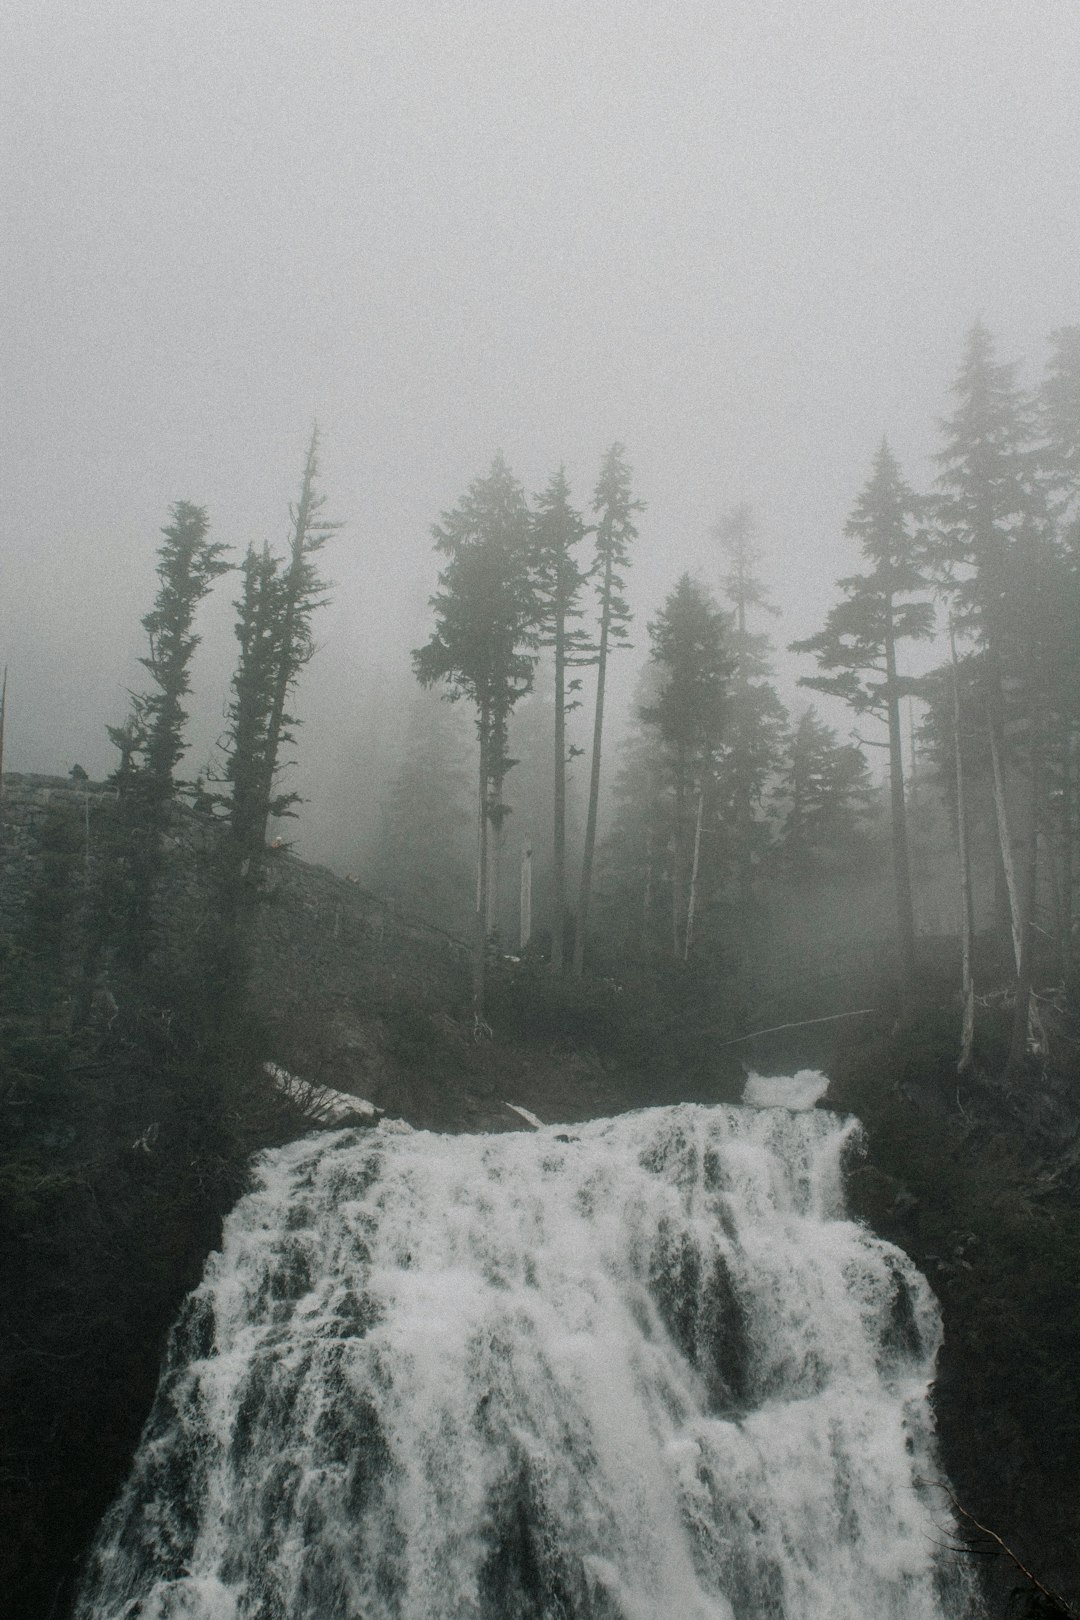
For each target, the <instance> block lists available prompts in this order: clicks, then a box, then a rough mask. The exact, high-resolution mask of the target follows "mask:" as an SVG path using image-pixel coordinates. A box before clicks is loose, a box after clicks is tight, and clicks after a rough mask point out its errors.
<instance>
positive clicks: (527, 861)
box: [518, 844, 532, 950]
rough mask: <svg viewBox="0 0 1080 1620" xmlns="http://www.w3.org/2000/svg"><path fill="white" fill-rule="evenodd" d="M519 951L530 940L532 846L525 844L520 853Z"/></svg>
mask: <svg viewBox="0 0 1080 1620" xmlns="http://www.w3.org/2000/svg"><path fill="white" fill-rule="evenodd" d="M518 938H519V942H520V945H521V949H522V950H525V949H526V947H527V946H528V943H529V941H530V939H531V938H532V845H531V844H526V845H525V847H524V848H523V850H522V851H521V925H520V931H519V935H518Z"/></svg>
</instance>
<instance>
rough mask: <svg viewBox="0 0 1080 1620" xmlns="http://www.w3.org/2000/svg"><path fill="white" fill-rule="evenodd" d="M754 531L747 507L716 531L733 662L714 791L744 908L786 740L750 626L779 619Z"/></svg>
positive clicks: (760, 638)
mask: <svg viewBox="0 0 1080 1620" xmlns="http://www.w3.org/2000/svg"><path fill="white" fill-rule="evenodd" d="M754 533H755V529H754V520H753V515H752V513H751V511H750V508H749V507H748V506H745V505H740V506H734V507H732V508H731V510H730V511H729V512H727V513H726V514H725V515H724V517H723V518H722V519H721V521H720V522H719V523H718V524H717V526H716V528H715V530H714V535H715V538H716V540H717V541H718V542H719V544H720V546H721V548H722V550H723V551H724V552H725V553H726V555H727V559H728V563H729V567H728V571H727V573H726V574H725V575H724V577H723V581H722V584H723V591H724V595H725V596H726V597H727V600H728V601H729V602H730V603H731V606H732V609H733V610H734V623H733V625H732V629H731V638H730V640H731V650H732V654H733V656H734V660H735V669H734V675H733V678H732V683H731V704H730V715H729V718H728V726H727V744H726V750H725V752H726V758H725V761H724V766H723V770H722V772H721V777H720V783H719V786H720V791H721V793H722V794H723V796H724V800H725V803H724V815H725V819H726V821H727V823H728V825H729V826H730V828H731V832H732V836H733V843H734V850H733V854H734V867H735V873H736V888H737V892H738V895H739V899H740V900H741V902H742V903H743V905H744V906H745V905H746V904H748V902H749V901H750V898H751V893H752V889H753V882H754V875H755V872H756V870H757V868H758V866H759V864H760V861H761V858H762V856H763V854H764V850H765V847H766V846H767V838H768V832H767V823H766V822H765V820H764V819H763V817H762V815H761V807H762V803H763V800H764V797H765V792H766V788H767V787H768V784H769V782H770V781H771V780H772V779H773V778H774V777H775V775H776V772H777V771H778V770H779V768H780V765H781V762H782V760H783V757H784V750H785V747H786V742H787V710H786V709H785V708H784V705H783V703H782V702H781V701H780V697H779V694H778V693H777V691H776V688H775V687H774V686H773V685H772V684H771V683H770V681H769V679H768V677H769V676H770V675H771V674H772V667H771V665H770V662H769V654H770V651H771V646H770V643H769V639H768V637H767V636H765V635H763V634H761V633H760V632H757V631H754V630H753V629H752V628H751V618H752V616H753V614H754V613H755V612H757V613H767V614H770V615H772V616H776V615H777V614H778V613H779V609H778V608H776V607H774V606H773V604H772V602H771V601H770V600H769V596H768V593H767V591H766V589H765V585H764V583H763V581H762V580H761V579H760V578H759V577H758V574H757V569H758V566H759V564H760V562H761V555H760V553H759V551H758V549H757V547H756V546H755V544H754Z"/></svg>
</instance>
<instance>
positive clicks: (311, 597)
mask: <svg viewBox="0 0 1080 1620" xmlns="http://www.w3.org/2000/svg"><path fill="white" fill-rule="evenodd" d="M318 444H319V435H318V428H314V429H313V430H312V434H311V439H310V441H309V444H308V449H307V454H306V456H305V459H304V471H303V474H302V477H301V480H300V494H299V498H298V499H297V501H296V503H295V504H293V505H290V507H289V523H290V536H289V548H288V553H287V555H286V557H285V558H284V559H279V558H277V557H275V556H273V555H272V554H271V552H270V550H269V548H268V547H267V546H264V547H263V548H262V550H261V551H256V550H255V549H254V548H249V550H248V552H247V555H246V557H245V558H244V563H243V566H242V570H241V572H242V588H241V592H240V597H239V599H238V600H237V602H236V611H237V619H236V626H235V630H236V638H237V641H238V643H239V653H238V657H237V664H236V671H235V673H234V675H233V682H232V694H233V695H232V700H231V702H230V704H229V709H228V723H227V725H226V730H225V735H224V737H223V739H222V747H223V748H224V750H225V754H226V764H225V769H224V772H223V776H224V780H225V781H226V782H227V783H228V784H229V786H230V793H229V796H228V798H227V799H224V800H222V799H220V798H219V802H225V803H226V804H227V811H228V821H229V828H230V834H231V840H230V852H229V865H230V868H231V881H232V882H235V881H237V880H238V879H240V878H244V879H246V880H249V881H250V882H251V883H252V884H254V883H255V882H256V881H257V879H258V876H259V873H260V871H261V868H262V863H263V860H264V858H265V848H266V830H267V824H268V822H269V820H270V818H271V817H272V816H287V815H291V814H292V813H293V806H294V805H295V804H296V803H297V795H296V794H295V793H289V792H275V784H276V781H277V778H278V776H279V774H280V772H281V770H282V769H283V764H284V762H283V760H282V752H283V750H284V749H285V748H286V747H287V746H288V745H289V744H290V743H292V742H294V741H295V740H296V731H295V728H296V726H297V725H299V721H298V719H297V717H296V716H295V715H293V714H291V713H290V712H289V709H288V705H289V703H290V700H291V697H292V694H293V692H294V691H295V689H296V685H297V682H298V681H299V679H300V675H301V673H302V672H303V670H304V669H305V667H306V666H307V664H308V663H310V661H311V659H312V657H313V656H314V652H315V640H314V636H313V634H312V618H313V616H314V614H315V612H316V611H317V610H318V609H319V608H320V607H324V606H325V605H326V602H327V600H328V599H327V596H326V590H327V586H326V583H325V581H324V580H322V579H321V578H320V577H319V572H318V565H317V562H316V558H317V556H318V553H319V552H320V551H321V550H322V548H323V546H324V545H325V544H326V541H327V540H328V539H329V538H330V536H331V535H333V534H335V533H336V532H337V530H338V529H339V528H340V527H341V525H340V524H339V523H332V522H330V521H329V520H327V519H326V518H324V517H322V515H321V513H322V509H323V507H324V505H325V504H326V497H325V496H324V495H321V494H320V493H319V491H318V487H317V479H318V472H319V462H318Z"/></svg>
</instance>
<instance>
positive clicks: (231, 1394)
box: [76, 1076, 976, 1620]
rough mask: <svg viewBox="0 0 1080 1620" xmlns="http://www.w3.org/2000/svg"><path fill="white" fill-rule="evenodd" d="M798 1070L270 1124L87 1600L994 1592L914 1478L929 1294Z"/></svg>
mask: <svg viewBox="0 0 1080 1620" xmlns="http://www.w3.org/2000/svg"><path fill="white" fill-rule="evenodd" d="M800 1081H801V1084H802V1089H801V1091H800V1090H799V1086H798V1085H796V1086H794V1088H793V1090H792V1092H791V1095H790V1096H789V1098H788V1101H789V1102H792V1101H796V1102H797V1103H799V1104H801V1111H800V1108H799V1107H791V1106H758V1107H748V1106H742V1107H735V1106H731V1107H727V1106H712V1107H705V1106H698V1105H680V1106H678V1107H669V1108H657V1109H648V1110H645V1111H642V1112H639V1113H633V1114H627V1115H623V1116H621V1117H619V1118H616V1119H609V1120H597V1121H593V1122H590V1123H588V1124H585V1125H577V1126H573V1127H557V1126H549V1127H545V1128H543V1129H542V1130H539V1131H536V1132H535V1133H529V1134H525V1133H522V1134H518V1133H514V1134H510V1135H504V1136H437V1135H433V1134H430V1133H427V1132H414V1131H410V1130H409V1129H408V1128H407V1127H402V1126H396V1127H395V1125H394V1124H393V1123H392V1122H387V1123H383V1124H382V1125H380V1126H378V1127H376V1128H374V1129H368V1130H351V1131H349V1130H346V1131H339V1132H337V1133H335V1134H332V1135H330V1134H327V1135H322V1136H315V1137H308V1138H306V1139H305V1140H303V1141H299V1142H295V1143H293V1144H291V1145H290V1146H288V1147H285V1148H282V1149H279V1150H275V1151H273V1152H270V1153H267V1154H264V1155H263V1156H262V1157H261V1158H260V1159H259V1160H257V1161H256V1166H255V1175H254V1185H253V1190H252V1191H251V1192H250V1193H248V1194H247V1196H246V1197H244V1198H243V1199H242V1200H241V1202H240V1203H239V1204H238V1206H237V1207H236V1209H235V1210H234V1211H233V1213H232V1215H231V1216H230V1217H229V1219H228V1221H227V1223H226V1227H225V1232H224V1237H223V1244H222V1249H221V1252H220V1253H219V1254H215V1255H214V1256H212V1257H211V1259H210V1261H209V1264H208V1266H207V1271H206V1276H205V1278H204V1280H203V1282H202V1284H201V1286H200V1287H199V1288H198V1289H196V1291H195V1292H194V1294H192V1295H191V1297H190V1298H189V1300H188V1301H187V1304H186V1306H185V1308H184V1311H183V1313H182V1316H181V1318H180V1320H179V1322H178V1324H177V1326H176V1328H175V1329H174V1332H173V1335H172V1340H171V1344H170V1349H169V1353H168V1358H167V1362H166V1366H165V1369H164V1372H163V1375H162V1381H161V1386H160V1389H159V1391H158V1395H157V1398H156V1401H155V1405H154V1408H153V1411H152V1413H151V1415H150V1418H149V1420H148V1422H147V1426H146V1429H145V1432H144V1434H143V1438H142V1442H141V1445H140V1448H139V1451H138V1454H137V1457H136V1460H135V1463H134V1467H133V1472H132V1475H131V1478H130V1480H129V1482H128V1484H127V1486H126V1488H125V1490H124V1492H123V1494H122V1496H121V1498H120V1500H119V1501H118V1503H117V1504H116V1506H115V1507H114V1508H113V1510H112V1511H111V1513H110V1514H109V1516H108V1517H107V1518H106V1520H105V1523H104V1525H103V1527H102V1530H101V1532H100V1535H99V1538H98V1542H97V1544H96V1547H95V1549H94V1552H93V1554H92V1557H91V1560H90V1567H89V1570H88V1574H87V1578H86V1581H85V1584H84V1587H83V1590H82V1594H81V1597H80V1599H79V1602H78V1604H77V1607H76V1615H77V1620H121V1617H125V1620H135V1617H136V1616H137V1617H138V1620H181V1617H182V1620H959V1617H960V1616H966V1615H968V1614H971V1613H974V1612H976V1611H975V1608H974V1604H973V1601H972V1599H971V1597H970V1594H969V1591H968V1588H967V1584H966V1579H965V1575H964V1571H963V1570H962V1569H961V1568H960V1567H959V1565H958V1563H957V1561H956V1560H955V1559H953V1558H952V1557H951V1556H950V1555H948V1554H946V1553H944V1552H943V1551H942V1547H941V1544H942V1542H943V1541H944V1540H946V1539H947V1534H948V1526H947V1524H946V1523H945V1522H944V1521H943V1519H942V1514H941V1504H940V1502H939V1501H936V1500H934V1499H933V1494H934V1493H932V1492H930V1491H928V1490H927V1488H926V1487H925V1486H923V1485H922V1483H921V1481H922V1479H924V1478H926V1477H933V1476H934V1475H935V1473H936V1472H937V1470H936V1466H935V1463H934V1458H933V1443H932V1433H931V1422H930V1417H929V1411H928V1403H927V1394H928V1388H929V1384H930V1380H931V1378H932V1374H933V1362H934V1355H935V1352H936V1349H937V1346H938V1342H939V1322H938V1315H937V1310H936V1306H935V1302H934V1300H933V1297H932V1295H931V1293H930V1290H929V1288H928V1286H927V1284H926V1282H925V1281H924V1280H923V1278H922V1277H921V1276H920V1275H919V1273H918V1272H917V1271H916V1270H915V1268H914V1267H913V1266H912V1264H911V1262H910V1261H909V1260H908V1259H907V1257H906V1256H905V1255H904V1254H902V1253H901V1252H900V1251H899V1250H898V1249H896V1248H893V1247H891V1246H890V1245H889V1244H887V1243H884V1242H882V1241H880V1240H879V1239H878V1238H876V1237H874V1236H872V1235H871V1234H870V1233H869V1232H868V1231H866V1230H865V1229H864V1228H863V1227H861V1226H858V1225H856V1224H855V1223H853V1222H851V1221H849V1220H848V1219H846V1217H845V1212H844V1203H843V1189H842V1167H843V1163H844V1160H845V1157H846V1156H847V1155H848V1154H849V1153H850V1152H851V1151H852V1149H853V1147H855V1145H856V1144H857V1141H858V1135H859V1126H858V1124H857V1122H855V1121H853V1120H842V1119H840V1118H838V1117H837V1116H835V1115H832V1114H828V1113H825V1112H823V1111H821V1110H818V1109H812V1108H811V1109H809V1110H807V1109H806V1099H807V1096H809V1099H810V1101H811V1102H812V1101H813V1094H812V1092H811V1093H808V1092H807V1090H806V1083H805V1082H806V1077H805V1076H802V1077H800ZM818 1089H819V1090H820V1086H819V1087H818ZM750 1095H751V1096H754V1095H755V1093H754V1091H753V1089H751V1092H750ZM782 1099H783V1088H782V1087H779V1088H778V1083H777V1082H775V1081H769V1082H763V1083H761V1084H760V1085H759V1086H758V1090H757V1093H756V1100H757V1101H758V1102H759V1103H762V1104H776V1103H778V1102H780V1101H782ZM938 1494H940V1493H938Z"/></svg>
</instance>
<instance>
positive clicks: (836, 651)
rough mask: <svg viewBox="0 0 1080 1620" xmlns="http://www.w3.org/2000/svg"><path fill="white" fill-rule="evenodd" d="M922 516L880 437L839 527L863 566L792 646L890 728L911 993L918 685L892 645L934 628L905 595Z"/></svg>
mask: <svg viewBox="0 0 1080 1620" xmlns="http://www.w3.org/2000/svg"><path fill="white" fill-rule="evenodd" d="M921 513H922V503H921V502H920V501H919V499H918V497H917V496H916V495H915V493H914V491H913V490H911V489H910V488H909V487H908V485H907V484H906V483H905V482H904V480H903V478H902V477H901V475H900V468H899V465H898V464H897V461H896V458H895V456H894V455H893V453H892V451H891V450H890V449H889V446H888V444H887V442H886V441H885V440H884V439H883V440H882V442H881V447H880V449H879V450H878V452H877V455H876V456H875V458H874V466H873V471H872V473H871V476H870V479H869V481H868V483H867V484H866V487H865V488H864V489H863V491H862V493H861V495H860V496H859V498H858V500H857V501H856V503H855V507H854V509H853V511H852V513H851V516H850V518H849V519H848V521H847V525H846V528H845V533H846V534H847V535H848V537H849V538H850V539H852V540H857V541H858V543H859V546H860V548H861V550H862V554H863V556H864V558H865V559H866V561H867V562H868V563H869V564H870V570H869V572H868V573H865V574H852V575H850V576H849V577H848V578H846V579H842V580H840V581H839V585H840V589H841V590H842V591H843V592H844V600H843V601H841V602H839V603H838V604H837V605H836V606H835V607H834V608H832V609H831V610H830V612H829V615H828V617H827V619H826V621H825V627H824V629H823V630H820V631H819V632H818V633H817V635H815V636H810V637H808V639H807V640H805V641H796V642H793V643H792V651H793V652H803V653H813V655H814V657H815V658H816V659H817V662H818V664H819V666H820V667H821V668H822V669H824V670H830V671H835V672H836V673H835V674H827V675H806V676H803V677H802V678H801V679H800V681H799V685H800V686H809V687H812V688H813V689H814V690H815V691H818V692H828V693H830V694H831V695H832V696H834V697H840V698H843V699H844V701H845V702H846V703H849V704H850V705H851V707H852V708H853V709H854V711H855V713H856V714H865V713H869V714H873V715H876V716H877V717H878V718H879V719H881V720H883V721H884V722H885V725H886V727H887V729H888V739H889V741H888V747H889V786H890V806H891V819H892V855H893V880H894V886H895V893H896V933H897V946H898V955H899V961H900V973H901V978H902V981H903V985H904V989H905V991H906V992H907V993H909V994H910V992H911V990H912V988H913V985H914V979H915V923H914V914H913V909H912V900H911V866H910V858H909V852H908V836H907V815H906V806H905V798H904V767H903V754H902V740H901V730H900V700H901V698H903V697H905V696H907V695H909V694H910V693H912V692H915V691H917V690H918V682H916V681H913V680H911V679H910V678H909V677H907V676H903V675H900V674H899V673H898V671H897V662H896V649H897V643H898V642H900V641H905V640H925V639H926V638H928V637H929V636H931V635H933V630H934V610H933V606H932V604H931V603H929V602H927V601H913V600H912V597H914V596H917V595H918V593H920V592H925V590H926V589H927V580H926V578H925V575H924V574H923V572H922V570H921V567H920V545H921V531H920V528H919V524H920V518H921Z"/></svg>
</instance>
